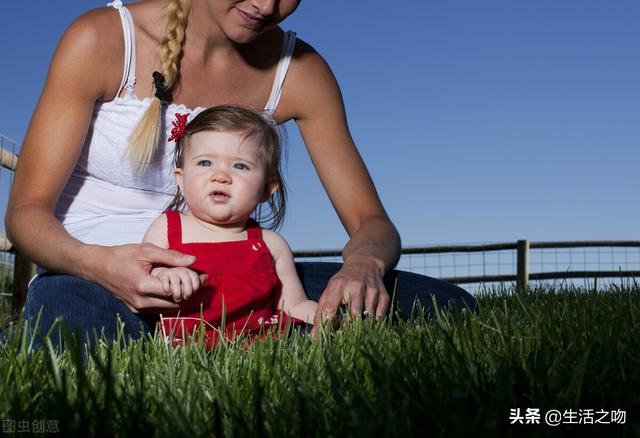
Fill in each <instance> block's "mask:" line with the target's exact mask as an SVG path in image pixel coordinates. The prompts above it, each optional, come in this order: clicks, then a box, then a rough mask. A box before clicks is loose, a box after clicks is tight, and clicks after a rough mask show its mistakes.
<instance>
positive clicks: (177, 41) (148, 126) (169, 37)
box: [126, 0, 191, 173]
mask: <svg viewBox="0 0 640 438" xmlns="http://www.w3.org/2000/svg"><path fill="white" fill-rule="evenodd" d="M190 11H191V0H171V1H170V2H169V6H168V8H167V25H166V28H165V35H164V38H163V40H162V44H161V46H160V71H155V72H153V84H154V88H155V94H154V96H153V97H152V98H151V104H150V105H149V108H148V109H147V111H146V112H145V113H144V115H143V116H142V119H141V120H140V122H138V125H137V126H136V128H135V129H134V131H133V133H132V134H131V137H129V146H128V148H127V151H126V154H127V157H128V158H129V161H130V162H131V164H132V166H133V168H134V169H136V170H137V172H138V173H143V172H144V171H145V170H146V169H147V167H148V166H149V164H151V161H152V158H153V154H154V153H155V151H156V149H157V147H158V141H159V138H160V129H161V126H162V123H161V119H160V116H161V103H162V101H165V100H168V98H169V96H170V94H171V89H172V88H173V86H174V85H175V84H176V83H177V82H178V77H179V73H180V55H181V53H182V46H183V43H184V35H185V28H186V27H187V20H188V17H189V12H190Z"/></svg>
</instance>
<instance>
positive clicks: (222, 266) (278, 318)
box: [160, 211, 302, 347]
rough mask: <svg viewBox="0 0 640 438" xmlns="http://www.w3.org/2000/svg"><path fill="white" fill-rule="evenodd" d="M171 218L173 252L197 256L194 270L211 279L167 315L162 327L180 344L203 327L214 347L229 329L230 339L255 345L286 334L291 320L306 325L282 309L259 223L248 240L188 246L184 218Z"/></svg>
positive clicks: (250, 229) (169, 230)
mask: <svg viewBox="0 0 640 438" xmlns="http://www.w3.org/2000/svg"><path fill="white" fill-rule="evenodd" d="M165 214H166V216H167V237H168V241H169V248H171V249H175V250H177V251H180V252H181V253H184V254H191V255H194V256H196V262H195V263H194V264H193V265H191V266H190V267H189V268H190V269H193V270H194V271H196V272H198V274H207V275H208V277H209V278H208V279H207V281H206V282H205V283H204V284H203V285H201V286H200V288H199V289H198V290H197V291H195V292H194V293H193V295H191V297H190V298H189V299H188V300H185V301H182V302H181V303H180V308H179V309H178V310H175V311H169V312H167V311H163V313H162V315H161V318H160V324H161V327H162V330H163V333H164V335H165V336H166V337H168V338H169V339H171V340H172V341H173V342H174V344H182V343H184V339H185V338H186V337H187V336H189V335H191V334H193V333H194V332H195V333H196V334H197V333H198V332H199V330H200V327H201V324H202V325H203V326H204V329H205V342H206V344H207V346H209V347H211V346H215V345H216V344H217V339H218V337H219V336H220V335H221V332H222V330H223V329H224V332H225V334H226V336H227V337H228V338H229V339H231V338H233V337H234V336H237V335H240V334H243V335H249V337H248V339H249V340H251V339H252V338H253V337H255V335H258V336H262V334H264V333H265V329H267V328H269V327H272V326H276V327H278V326H280V327H282V328H284V327H285V325H286V324H287V319H289V320H291V322H290V323H293V324H295V323H299V322H302V321H300V320H298V319H296V318H292V317H289V318H287V316H286V315H285V314H284V312H281V311H279V310H278V309H277V306H278V300H279V298H280V292H281V290H282V284H281V283H280V280H279V278H278V276H277V274H276V270H275V267H274V265H273V258H272V257H271V253H270V252H269V248H268V247H267V245H266V243H265V242H264V240H263V239H262V229H261V228H260V226H259V225H258V224H257V223H256V222H255V221H254V220H252V219H250V220H249V221H248V222H247V240H240V241H232V242H191V243H183V242H182V221H181V215H180V213H178V212H177V211H166V212H165ZM223 321H224V327H223Z"/></svg>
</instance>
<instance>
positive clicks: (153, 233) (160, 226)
mask: <svg viewBox="0 0 640 438" xmlns="http://www.w3.org/2000/svg"><path fill="white" fill-rule="evenodd" d="M142 241H143V242H146V243H152V244H154V245H157V246H159V247H160V248H168V247H169V241H168V240H167V216H166V215H164V214H162V215H160V216H158V217H157V218H156V219H155V220H154V221H153V223H152V224H151V225H150V226H149V229H148V230H147V232H146V233H145V235H144V238H143V239H142ZM151 275H153V276H154V277H157V278H158V279H159V280H160V282H161V283H162V288H163V290H164V292H165V293H166V294H167V295H169V296H173V301H175V302H176V303H179V302H180V301H182V300H183V299H184V300H186V299H188V298H189V297H190V296H191V295H192V294H193V292H195V291H196V290H198V288H199V287H200V285H201V284H202V283H204V282H205V281H206V280H207V276H206V275H200V276H198V273H197V272H195V271H193V270H191V269H189V268H182V267H162V266H158V267H155V268H153V269H152V270H151Z"/></svg>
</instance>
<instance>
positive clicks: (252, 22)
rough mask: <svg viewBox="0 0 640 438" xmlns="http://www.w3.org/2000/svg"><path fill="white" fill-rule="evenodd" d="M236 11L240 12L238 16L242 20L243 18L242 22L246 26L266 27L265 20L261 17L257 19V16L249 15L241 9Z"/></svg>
mask: <svg viewBox="0 0 640 438" xmlns="http://www.w3.org/2000/svg"><path fill="white" fill-rule="evenodd" d="M236 10H237V11H238V15H240V18H242V21H243V22H244V23H245V24H247V25H249V26H250V27H261V26H264V24H265V20H264V19H262V18H260V17H256V16H255V15H251V14H248V13H246V12H245V11H243V10H242V9H240V8H236Z"/></svg>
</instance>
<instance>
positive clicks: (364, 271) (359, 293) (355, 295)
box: [314, 255, 391, 332]
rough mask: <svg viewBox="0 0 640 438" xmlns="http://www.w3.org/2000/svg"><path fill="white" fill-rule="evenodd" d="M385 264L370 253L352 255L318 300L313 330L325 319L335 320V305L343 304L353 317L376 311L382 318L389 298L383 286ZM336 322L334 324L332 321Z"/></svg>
mask: <svg viewBox="0 0 640 438" xmlns="http://www.w3.org/2000/svg"><path fill="white" fill-rule="evenodd" d="M383 273H384V265H383V264H382V262H380V260H377V259H376V258H374V257H371V256H364V255H353V256H351V257H350V258H349V259H348V260H347V261H345V263H344V265H343V266H342V269H340V271H338V273H337V274H336V275H334V276H333V277H332V278H331V280H329V283H328V284H327V287H326V289H325V290H324V292H323V293H322V296H321V297H320V300H319V301H318V311H317V313H316V317H315V321H314V332H315V328H316V327H320V326H321V325H322V322H323V321H325V320H332V321H334V322H335V321H336V319H337V312H338V308H339V307H340V305H341V304H346V305H347V308H348V309H349V312H350V314H351V315H352V317H354V318H360V317H362V316H363V315H365V316H366V315H375V317H376V318H378V319H381V318H383V317H384V316H385V315H386V313H387V310H388V309H389V304H390V302H391V298H390V297H389V293H388V292H387V290H386V289H385V287H384V283H383V281H382V276H383ZM334 325H335V324H334Z"/></svg>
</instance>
